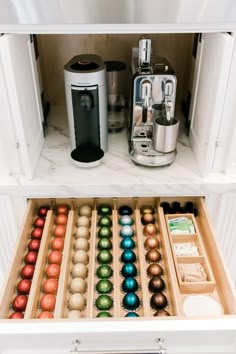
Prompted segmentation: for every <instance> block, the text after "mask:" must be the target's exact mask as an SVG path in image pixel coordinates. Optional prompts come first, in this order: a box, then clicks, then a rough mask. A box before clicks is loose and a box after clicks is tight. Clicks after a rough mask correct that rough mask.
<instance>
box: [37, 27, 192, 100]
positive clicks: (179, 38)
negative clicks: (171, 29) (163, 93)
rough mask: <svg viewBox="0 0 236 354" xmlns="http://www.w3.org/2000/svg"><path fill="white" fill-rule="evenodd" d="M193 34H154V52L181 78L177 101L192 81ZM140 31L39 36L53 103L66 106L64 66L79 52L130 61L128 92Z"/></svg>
mask: <svg viewBox="0 0 236 354" xmlns="http://www.w3.org/2000/svg"><path fill="white" fill-rule="evenodd" d="M193 36H194V35H193V34H188V33H186V34H152V35H150V36H149V35H148V37H150V38H151V39H152V45H153V49H154V52H155V53H156V54H157V55H160V56H163V57H166V58H167V59H168V60H169V62H170V63H171V65H172V67H173V68H174V70H175V71H176V74H177V78H178V89H177V102H178V103H180V102H181V100H182V99H183V98H185V97H186V95H187V90H188V87H189V81H190V80H191V60H192V59H191V57H192V44H193ZM140 37H141V35H140V34H81V35H78V34H67V35H65V34H61V35H39V38H38V39H39V50H40V58H41V65H42V76H43V82H44V87H45V90H46V93H47V97H48V99H49V101H50V103H51V105H56V106H62V105H65V95H64V78H63V67H64V65H65V64H66V62H67V61H69V60H70V59H71V58H72V57H73V56H75V55H78V54H85V53H93V54H98V55H100V56H101V57H102V58H103V60H104V61H106V60H120V61H124V62H125V63H126V64H127V85H126V92H124V94H126V95H129V93H130V84H131V74H130V62H131V52H132V47H137V46H138V41H139V39H140Z"/></svg>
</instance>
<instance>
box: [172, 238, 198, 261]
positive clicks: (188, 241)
mask: <svg viewBox="0 0 236 354" xmlns="http://www.w3.org/2000/svg"><path fill="white" fill-rule="evenodd" d="M171 241H172V242H171V243H172V250H173V254H174V256H175V257H196V256H202V255H203V253H204V252H203V248H202V244H201V243H200V242H199V238H198V236H197V235H173V236H171Z"/></svg>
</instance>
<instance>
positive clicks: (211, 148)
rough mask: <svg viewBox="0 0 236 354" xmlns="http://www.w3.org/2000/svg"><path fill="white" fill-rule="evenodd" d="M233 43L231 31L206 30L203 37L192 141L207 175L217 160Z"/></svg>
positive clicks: (196, 76) (193, 105)
mask: <svg viewBox="0 0 236 354" xmlns="http://www.w3.org/2000/svg"><path fill="white" fill-rule="evenodd" d="M233 46H234V37H232V36H231V35H230V34H228V33H205V34H202V35H201V36H200V37H199V43H198V48H197V56H196V64H195V70H194V78H193V90H192V100H191V106H190V121H191V123H190V142H191V146H192V150H193V153H194V155H195V158H196V160H197V163H198V166H199V169H200V171H201V173H202V175H203V176H205V177H206V176H207V175H208V174H209V173H210V172H211V171H212V167H213V163H214V158H215V153H216V148H217V137H218V131H219V126H220V121H221V119H222V113H223V108H224V102H225V94H226V89H227V84H228V78H229V72H230V65H231V60H232V53H233Z"/></svg>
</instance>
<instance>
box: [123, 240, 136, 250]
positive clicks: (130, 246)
mask: <svg viewBox="0 0 236 354" xmlns="http://www.w3.org/2000/svg"><path fill="white" fill-rule="evenodd" d="M134 247H135V242H134V240H133V239H132V238H131V237H124V238H123V239H122V241H121V243H120V248H121V249H122V250H128V249H130V250H131V249H134Z"/></svg>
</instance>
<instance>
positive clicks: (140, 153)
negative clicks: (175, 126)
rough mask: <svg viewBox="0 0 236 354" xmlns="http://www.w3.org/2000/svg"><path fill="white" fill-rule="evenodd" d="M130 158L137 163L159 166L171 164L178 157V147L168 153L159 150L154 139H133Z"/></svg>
mask: <svg viewBox="0 0 236 354" xmlns="http://www.w3.org/2000/svg"><path fill="white" fill-rule="evenodd" d="M129 153H130V158H131V159H132V161H133V162H134V163H135V164H137V165H142V166H147V167H159V166H166V165H170V164H171V163H172V162H174V160H175V157H176V154H177V152H176V149H175V150H174V151H171V152H168V153H162V152H158V151H157V150H155V149H154V147H153V142H152V140H150V141H149V140H142V141H133V142H132V143H131V145H130V152H129Z"/></svg>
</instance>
